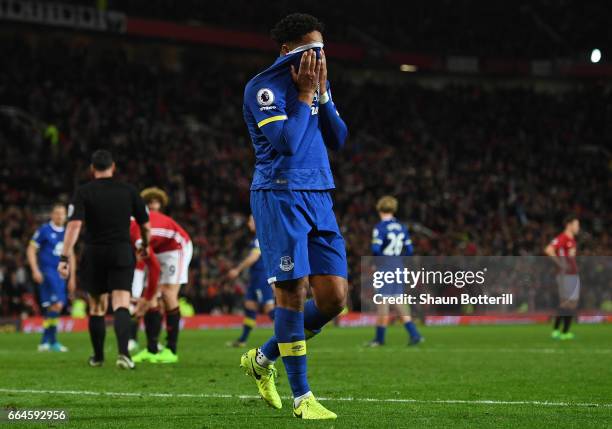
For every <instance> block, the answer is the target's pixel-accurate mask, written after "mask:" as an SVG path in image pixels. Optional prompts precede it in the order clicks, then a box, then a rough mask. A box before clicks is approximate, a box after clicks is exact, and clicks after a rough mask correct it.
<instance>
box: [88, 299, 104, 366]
mask: <svg viewBox="0 0 612 429" xmlns="http://www.w3.org/2000/svg"><path fill="white" fill-rule="evenodd" d="M107 309H108V294H106V293H104V294H100V295H92V294H90V295H89V324H88V328H89V338H90V340H91V346H92V348H93V352H94V354H93V356H91V357H90V358H89V365H90V366H102V363H103V362H104V339H105V338H106V323H105V321H104V315H105V314H106V311H107Z"/></svg>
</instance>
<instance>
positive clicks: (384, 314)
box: [366, 303, 389, 347]
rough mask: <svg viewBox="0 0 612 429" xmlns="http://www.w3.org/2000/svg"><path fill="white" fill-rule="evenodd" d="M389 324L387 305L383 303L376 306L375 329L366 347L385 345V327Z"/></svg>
mask: <svg viewBox="0 0 612 429" xmlns="http://www.w3.org/2000/svg"><path fill="white" fill-rule="evenodd" d="M388 324H389V304H387V303H383V304H379V305H377V306H376V327H375V331H374V339H373V340H372V341H370V342H369V343H367V344H366V345H367V346H368V347H379V346H383V345H384V344H385V335H386V333H387V325H388Z"/></svg>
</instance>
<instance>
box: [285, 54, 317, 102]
mask: <svg viewBox="0 0 612 429" xmlns="http://www.w3.org/2000/svg"><path fill="white" fill-rule="evenodd" d="M320 71H321V60H317V54H316V53H315V51H313V50H312V49H311V50H309V51H306V52H304V54H302V59H301V60H300V69H299V70H298V71H297V72H296V71H295V67H294V66H293V65H292V66H291V77H292V78H293V82H294V83H295V85H296V86H297V88H298V92H299V96H298V98H299V99H300V101H303V102H305V103H306V104H308V105H310V104H312V99H313V98H314V94H315V92H316V90H317V86H318V85H319V73H320Z"/></svg>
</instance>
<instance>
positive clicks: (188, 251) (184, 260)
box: [153, 242, 193, 363]
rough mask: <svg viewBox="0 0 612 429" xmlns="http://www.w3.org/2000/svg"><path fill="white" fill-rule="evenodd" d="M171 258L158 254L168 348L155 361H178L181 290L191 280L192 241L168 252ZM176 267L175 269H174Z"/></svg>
mask: <svg viewBox="0 0 612 429" xmlns="http://www.w3.org/2000/svg"><path fill="white" fill-rule="evenodd" d="M167 253H168V254H169V257H170V259H168V260H167V261H166V262H164V261H163V260H162V258H160V257H159V256H158V259H159V262H160V264H161V268H162V272H161V276H160V284H161V286H160V290H161V294H162V301H163V303H164V312H165V314H166V333H167V339H166V348H164V349H163V350H162V351H161V352H160V353H158V354H157V355H156V356H155V359H154V360H153V362H157V363H176V362H178V355H177V347H178V338H179V331H180V326H181V312H180V308H179V291H180V289H181V285H183V284H186V283H187V281H188V280H189V264H190V263H191V257H192V255H193V247H192V244H191V242H189V243H187V244H185V245H184V246H183V248H182V249H181V250H179V251H176V252H167ZM173 267H174V269H173Z"/></svg>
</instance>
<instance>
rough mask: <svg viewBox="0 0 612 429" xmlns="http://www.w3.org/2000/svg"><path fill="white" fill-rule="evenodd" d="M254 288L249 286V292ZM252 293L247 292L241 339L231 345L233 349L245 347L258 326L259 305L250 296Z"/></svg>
mask: <svg viewBox="0 0 612 429" xmlns="http://www.w3.org/2000/svg"><path fill="white" fill-rule="evenodd" d="M251 288H252V286H249V290H250V289H251ZM249 292H250V291H247V299H245V301H244V320H243V321H242V333H241V334H240V337H239V338H238V339H237V340H236V341H233V342H232V343H231V346H232V347H244V346H245V345H246V341H247V340H248V339H249V334H250V333H251V330H252V329H253V328H254V327H255V326H256V324H257V309H258V306H259V305H258V303H257V301H256V300H254V299H252V297H251V296H250V293H249Z"/></svg>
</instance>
